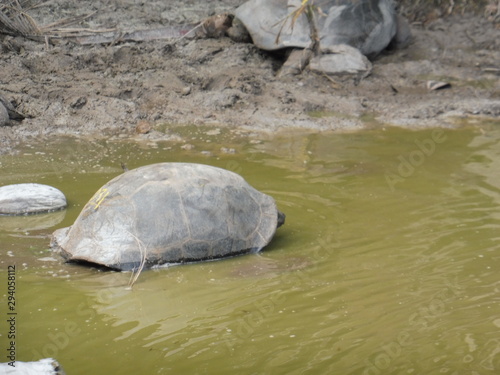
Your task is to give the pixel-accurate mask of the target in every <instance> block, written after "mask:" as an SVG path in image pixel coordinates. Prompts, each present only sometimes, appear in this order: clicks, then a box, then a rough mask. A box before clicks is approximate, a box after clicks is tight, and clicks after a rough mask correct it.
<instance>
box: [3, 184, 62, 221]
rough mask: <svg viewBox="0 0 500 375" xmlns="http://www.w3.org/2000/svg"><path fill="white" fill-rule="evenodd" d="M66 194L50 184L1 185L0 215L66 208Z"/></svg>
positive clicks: (34, 212)
mask: <svg viewBox="0 0 500 375" xmlns="http://www.w3.org/2000/svg"><path fill="white" fill-rule="evenodd" d="M66 205H67V203H66V197H65V196H64V194H63V193H62V192H61V191H60V190H58V189H56V188H54V187H52V186H48V185H42V184H32V183H28V184H15V185H6V186H2V187H0V215H26V214H36V213H43V212H52V211H57V210H61V209H63V208H65V207H66Z"/></svg>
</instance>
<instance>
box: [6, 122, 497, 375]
mask: <svg viewBox="0 0 500 375" xmlns="http://www.w3.org/2000/svg"><path fill="white" fill-rule="evenodd" d="M201 133H202V132H201ZM444 135H445V141H443V142H442V143H439V144H436V145H435V148H433V149H432V152H429V153H428V154H425V155H424V154H422V155H423V156H422V157H420V159H418V158H416V157H417V156H418V155H417V152H418V150H419V149H418V148H417V147H418V144H419V142H420V144H421V143H422V142H424V141H425V140H427V139H432V133H431V131H419V132H409V131H402V130H395V129H392V130H387V131H377V132H375V131H373V132H362V133H356V134H307V133H293V132H289V133H287V134H284V135H282V136H277V137H276V138H275V139H271V140H267V141H263V142H252V143H251V144H242V145H240V146H234V147H237V148H238V149H239V150H245V152H242V153H237V154H234V155H219V156H212V157H202V156H197V154H196V155H193V154H192V153H188V152H184V151H180V148H176V146H175V145H167V144H165V145H164V146H165V147H163V145H161V144H159V146H158V148H157V149H154V150H147V151H145V150H144V149H142V148H137V149H135V148H134V147H136V146H133V145H129V144H126V145H124V144H117V145H116V146H114V145H113V144H106V146H105V147H104V146H102V147H100V148H99V149H100V150H101V151H102V152H104V151H105V153H106V154H109V155H112V157H109V158H108V157H107V156H105V155H104V156H103V155H101V156H99V155H97V154H96V155H95V156H92V155H94V154H91V157H89V158H88V159H89V164H86V162H85V161H84V159H83V158H80V157H78V156H75V158H76V159H75V160H78V161H79V164H78V165H79V170H71V171H69V172H64V173H62V174H60V175H58V176H53V178H54V181H55V182H57V183H58V184H59V186H58V188H61V190H62V191H69V192H70V193H69V196H70V197H69V198H70V207H69V208H68V211H67V214H66V217H65V218H64V220H63V221H62V222H61V223H60V224H58V225H57V227H62V226H67V225H70V224H71V222H72V221H73V220H74V219H75V218H76V216H77V215H78V213H79V211H80V210H81V207H82V206H83V204H84V203H85V202H86V201H87V200H88V199H89V198H90V196H92V194H93V193H94V192H95V191H96V190H97V189H98V188H99V187H100V186H101V185H102V184H104V183H105V182H106V181H108V180H109V179H110V178H111V177H114V175H116V174H118V173H120V171H119V168H118V167H119V166H117V168H116V170H115V169H113V168H114V167H113V166H114V164H113V163H114V162H113V160H115V159H121V158H122V157H121V154H120V152H119V150H121V152H126V154H127V155H131V153H132V154H133V153H135V154H134V155H138V156H137V159H135V160H134V162H133V163H130V162H129V164H131V165H129V167H135V166H138V165H143V164H148V163H153V162H159V161H176V160H182V161H192V162H203V163H208V164H212V165H216V166H221V167H226V166H228V165H231V166H232V169H237V170H238V172H239V173H241V174H242V175H243V176H244V177H245V178H246V179H247V181H248V182H249V183H250V184H252V185H253V186H255V187H256V188H258V189H259V190H262V191H264V192H266V193H268V194H270V195H272V196H274V197H275V198H276V200H277V201H278V205H279V207H280V209H281V210H282V211H284V212H285V213H286V214H287V222H286V224H285V226H283V227H282V228H280V230H279V231H278V232H277V236H276V237H275V239H274V240H273V242H272V243H271V245H270V246H269V247H268V248H267V249H266V250H265V251H263V252H262V253H260V254H252V255H247V256H241V257H235V258H230V259H226V260H222V261H216V262H207V263H197V264H189V265H183V266H176V267H170V268H159V269H155V270H151V271H147V272H143V273H142V275H141V276H140V278H139V280H138V282H137V284H135V285H134V288H133V290H127V289H126V285H127V284H128V281H129V277H130V273H116V272H102V271H97V270H93V269H88V268H84V267H80V266H75V265H67V264H62V263H61V262H40V261H37V259H40V258H42V257H47V255H48V254H50V253H48V252H47V250H46V249H47V239H46V238H29V237H27V238H21V237H20V238H17V237H16V238H12V237H11V236H9V233H8V231H7V230H6V229H2V231H1V232H0V239H2V241H3V242H4V243H5V246H6V248H5V250H4V249H1V251H0V261H2V262H3V264H10V263H12V262H16V261H18V260H19V259H20V260H21V262H23V263H25V264H26V266H23V267H24V268H23V267H21V266H20V267H19V269H20V271H19V285H20V287H19V292H18V298H19V300H20V301H22V306H23V310H22V313H20V316H19V322H20V323H19V324H20V326H21V325H22V328H23V331H22V333H20V342H21V340H23V345H19V353H18V356H19V359H20V360H34V359H39V358H35V357H37V356H54V357H57V358H58V359H59V360H60V362H61V363H62V364H63V366H64V367H65V368H66V370H67V371H68V373H71V374H88V373H95V374H100V373H102V374H104V373H147V374H171V373H190V374H192V373H199V374H209V373H221V374H226V373H259V374H260V373H269V374H334V373H338V374H402V373H410V374H411V373H413V374H424V373H425V374H438V373H449V374H454V373H455V374H459V373H460V374H461V373H471V374H472V373H478V374H486V373H497V372H498V371H500V341H499V337H500V332H499V330H500V315H499V311H500V310H499V303H500V297H499V295H500V294H499V291H500V281H499V279H498V269H499V267H500V257H499V256H498V252H499V246H500V236H499V235H498V232H499V227H500V217H499V212H500V200H499V188H500V177H499V173H498V171H499V170H500V168H499V167H500V165H499V164H500V143H499V139H500V131H499V130H497V129H495V128H486V129H485V130H484V131H483V132H479V131H477V130H475V129H464V130H456V131H445V132H444ZM197 137H200V132H198V133H197ZM198 141H199V139H198ZM193 143H195V140H193ZM80 147H81V148H82V149H84V150H86V152H90V151H89V149H88V148H87V147H86V146H85V145H80ZM114 147H116V149H115V148H114ZM137 147H138V146H137ZM214 148H216V147H214ZM52 149H57V146H54V147H52ZM197 149H202V146H200V147H198V148H197ZM44 152H45V151H44ZM412 152H413V154H411V153H412ZM141 153H142V154H141ZM411 155H413V158H414V159H413V160H414V162H415V163H416V164H415V165H413V166H412V170H411V173H408V174H407V175H404V176H399V177H400V180H398V183H397V184H395V185H394V186H392V188H391V186H390V185H389V184H388V181H387V179H386V175H387V174H389V173H392V174H395V175H397V173H398V167H399V166H400V163H401V160H412V159H411V157H412V156H411ZM415 155H416V156H415ZM58 157H59V156H58V155H53V156H52V158H54V159H57V158H58ZM415 160H416V161H415ZM1 161H2V165H5V160H1ZM417 161H418V163H417ZM23 163H24V164H23V167H19V166H18V167H17V169H16V173H17V174H16V176H17V177H16V179H19V176H26V178H30V179H34V178H33V173H34V172H33V171H34V170H35V171H37V172H38V171H39V169H38V168H36V167H34V165H36V161H35V159H34V158H33V159H29V158H25V159H24V162H23ZM47 163H49V161H47ZM133 164H135V165H133ZM101 168H102V169H101ZM80 170H84V171H85V172H80ZM90 171H92V173H89V172H90ZM37 172H35V177H36V173H37ZM41 173H42V172H41ZM42 174H43V173H42ZM30 176H31V177H30ZM4 178H6V179H8V178H7V177H4ZM50 178H52V177H50V176H47V175H45V178H44V179H45V180H50ZM11 181H12V179H11V180H9V181H8V182H9V183H10V182H11ZM54 181H48V182H49V183H50V182H54ZM15 182H19V181H15ZM55 185H56V186H57V184H55ZM54 225H55V224H54ZM53 229H55V228H51V229H50V231H52V230H53ZM46 232H49V230H44V233H46ZM33 249H35V250H33ZM7 251H10V252H11V253H10V256H9V255H6V253H7ZM14 253H15V256H14ZM54 274H56V275H57V276H53V275H54ZM21 322H22V323H21ZM0 329H3V327H0ZM0 332H3V330H2V331H0ZM28 337H29V340H28ZM89 357H91V358H93V360H92V361H88V360H86V359H85V358H89ZM117 358H118V359H117Z"/></svg>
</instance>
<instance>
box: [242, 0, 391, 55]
mask: <svg viewBox="0 0 500 375" xmlns="http://www.w3.org/2000/svg"><path fill="white" fill-rule="evenodd" d="M300 4H301V1H300V0H288V1H287V0H250V1H247V2H246V3H244V4H243V5H242V6H240V7H239V8H238V9H236V11H235V16H236V17H237V18H238V19H239V20H240V21H241V22H242V23H243V25H244V26H245V27H246V29H247V30H248V32H249V33H250V35H251V37H252V40H253V42H254V44H255V45H256V46H257V47H259V48H261V49H265V50H277V49H281V48H288V47H300V48H306V47H309V46H310V44H311V39H310V31H309V25H308V22H307V18H306V17H305V15H301V16H300V17H298V18H297V20H296V22H295V25H294V26H293V27H292V26H291V23H292V17H288V16H289V15H290V14H291V13H292V12H293V11H294V10H295V9H297V7H298V6H300ZM313 4H314V5H315V7H316V8H315V9H316V10H315V11H314V16H315V20H316V26H317V29H318V33H319V37H320V47H321V48H322V49H323V48H325V49H328V48H330V47H333V46H336V45H339V44H347V45H349V46H351V47H354V48H357V49H358V50H359V51H361V53H362V54H363V55H365V56H374V55H376V54H378V53H380V52H381V51H382V50H383V49H384V48H386V47H387V46H388V45H389V43H390V42H391V40H392V39H393V37H394V36H395V34H396V28H397V26H396V23H397V16H396V11H395V8H394V4H393V2H392V1H391V0H315V1H314V2H313ZM287 17H288V18H287ZM284 20H286V21H285V22H283V21H284ZM278 34H279V38H278V40H277V36H278Z"/></svg>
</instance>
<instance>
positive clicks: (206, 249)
mask: <svg viewBox="0 0 500 375" xmlns="http://www.w3.org/2000/svg"><path fill="white" fill-rule="evenodd" d="M283 222H284V215H283V214H281V213H279V212H278V209H277V207H276V203H275V201H274V199H273V198H271V197H270V196H268V195H265V194H263V193H261V192H259V191H257V190H255V189H254V188H253V187H251V186H250V185H248V184H247V183H246V182H245V180H244V179H243V178H242V177H241V176H239V175H237V174H235V173H233V172H229V171H227V170H224V169H220V168H216V167H211V166H207V165H201V164H188V163H161V164H153V165H148V166H144V167H141V168H137V169H134V170H131V171H128V172H125V173H124V174H122V175H120V176H118V177H116V178H114V179H113V180H111V181H110V182H108V183H107V184H106V185H104V186H103V187H102V188H101V189H100V190H99V191H98V192H97V193H96V194H95V195H94V197H93V198H92V199H91V200H90V201H89V202H88V203H87V204H86V206H85V207H84V208H83V210H82V212H81V213H80V216H79V217H78V218H77V219H76V221H75V223H74V224H73V225H72V226H71V227H69V228H63V229H59V230H57V231H55V232H54V234H53V239H52V246H53V247H55V248H56V249H59V250H60V252H61V255H62V256H63V257H64V258H66V259H67V260H72V261H86V262H91V263H96V264H99V265H103V266H106V267H109V268H113V269H118V270H130V269H133V268H137V267H138V266H139V265H140V263H141V260H142V259H143V257H145V261H146V263H145V267H151V266H154V265H160V264H164V263H183V262H190V261H200V260H208V259H215V258H221V257H226V256H232V255H237V254H241V253H245V252H252V251H259V250H261V249H262V248H263V247H264V246H266V245H267V244H268V243H269V242H270V241H271V239H272V238H273V236H274V233H275V231H276V228H277V226H279V225H281V224H282V223H283Z"/></svg>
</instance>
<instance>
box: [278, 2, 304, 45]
mask: <svg viewBox="0 0 500 375" xmlns="http://www.w3.org/2000/svg"><path fill="white" fill-rule="evenodd" d="M310 2H311V3H312V0H302V3H301V4H300V6H299V7H298V8H297V9H295V10H294V11H293V12H291V13H290V14H289V15H287V16H286V17H285V18H284V19H283V20H281V21H280V22H281V23H282V24H281V27H280V29H279V31H278V34H277V35H276V40H275V43H276V44H279V40H280V37H281V32H282V31H283V28H284V27H285V25H286V21H287V20H288V19H289V18H291V22H290V28H291V30H293V28H294V27H295V23H296V22H297V19H298V18H299V17H300V16H301V15H302V14H304V13H305V14H306V15H307V17H308V19H309V15H308V13H309V12H310V11H311V9H310V7H312V4H310Z"/></svg>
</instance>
